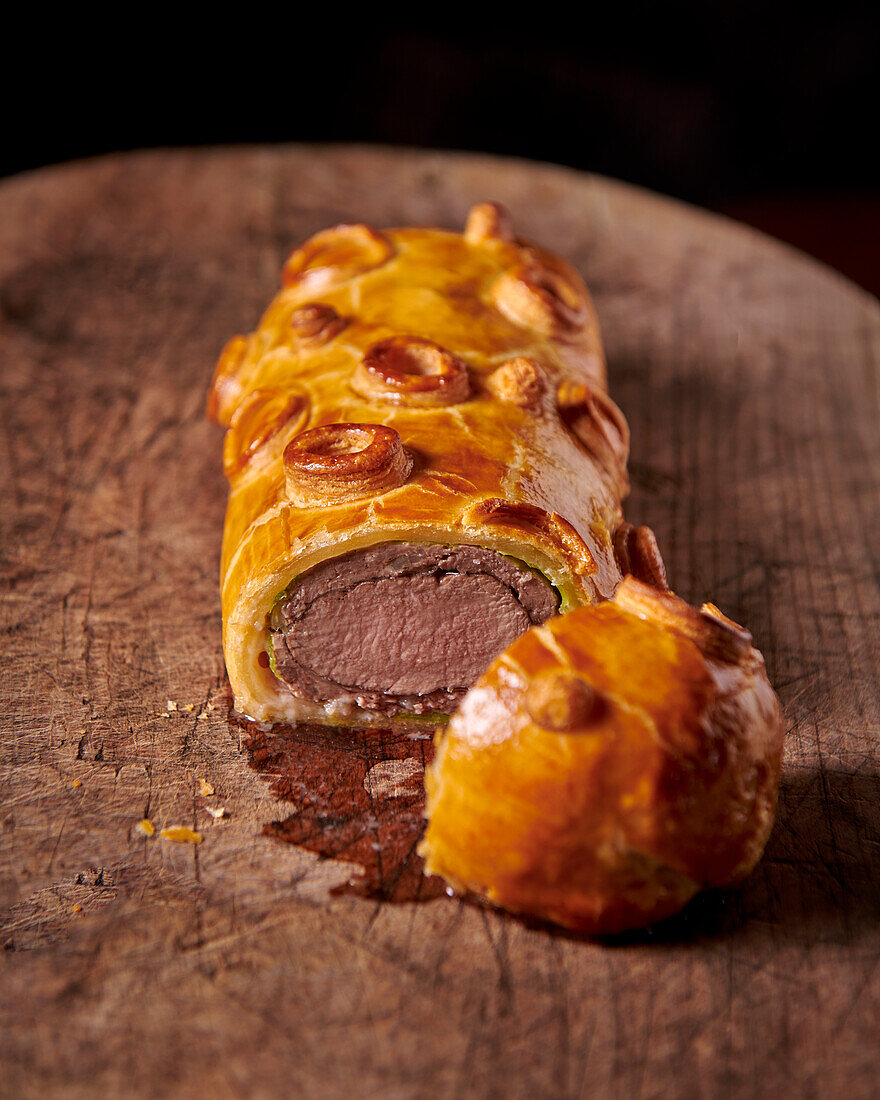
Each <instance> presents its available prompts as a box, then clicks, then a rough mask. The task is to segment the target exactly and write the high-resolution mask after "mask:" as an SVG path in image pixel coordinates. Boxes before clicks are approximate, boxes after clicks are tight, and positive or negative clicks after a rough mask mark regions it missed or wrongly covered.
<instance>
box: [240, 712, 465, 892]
mask: <svg viewBox="0 0 880 1100" xmlns="http://www.w3.org/2000/svg"><path fill="white" fill-rule="evenodd" d="M249 734H250V736H249V740H248V741H247V742H246V744H245V749H246V751H247V753H248V759H249V761H250V764H251V766H252V767H253V768H255V769H256V770H257V771H258V772H260V773H261V774H263V775H265V776H266V777H267V778H270V779H271V789H272V793H273V794H274V795H275V796H276V798H280V799H282V800H283V801H285V802H290V803H291V804H292V805H294V806H296V812H295V813H292V814H291V815H290V817H287V818H285V819H284V820H283V821H273V822H270V823H269V824H268V825H265V826H264V827H263V833H264V835H266V836H270V837H274V838H275V839H276V840H281V841H285V842H286V843H288V844H295V845H297V846H298V847H300V848H305V849H306V850H307V851H310V852H315V853H317V854H318V855H319V856H322V857H324V858H326V859H337V860H344V861H346V862H351V863H357V864H359V865H360V866H361V867H362V868H363V873H362V874H359V875H357V876H355V877H353V878H352V879H350V880H349V881H348V882H347V883H343V884H342V885H340V886H337V887H335V888H334V890H333V891H332V892H333V893H334V894H339V893H352V894H356V895H358V896H360V897H371V898H379V899H381V900H383V901H392V902H404V901H427V900H429V899H431V898H436V897H440V896H441V895H442V894H444V893H445V892H446V886H445V883H444V882H443V880H442V879H440V878H438V877H437V876H435V875H425V874H423V867H424V861H423V860H422V858H421V856H419V855H418V854H417V853H416V846H417V845H418V842H419V840H420V839H421V837H422V833H423V832H424V830H425V819H424V817H423V816H422V814H423V811H424V807H425V786H424V771H425V767H426V766H427V765H428V764H429V763H430V762H431V759H432V757H433V754H434V748H433V744H432V742H431V740H430V739H428V738H424V739H422V738H413V737H407V736H405V735H402V734H398V733H393V732H392V731H391V730H356V729H327V728H324V727H322V726H313V725H298V726H295V727H294V726H276V727H274V728H273V729H272V730H271V731H269V732H263V731H258V732H254V731H253V728H252V727H251V729H250V730H249Z"/></svg>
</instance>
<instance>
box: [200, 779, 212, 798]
mask: <svg viewBox="0 0 880 1100" xmlns="http://www.w3.org/2000/svg"><path fill="white" fill-rule="evenodd" d="M199 790H200V791H201V793H202V794H203V795H204V796H205V797H206V798H207V797H208V795H209V794H213V793H214V788H213V787H212V786H211V784H210V783H209V782H208V780H207V779H200V780H199Z"/></svg>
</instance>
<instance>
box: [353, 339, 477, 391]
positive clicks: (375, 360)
mask: <svg viewBox="0 0 880 1100" xmlns="http://www.w3.org/2000/svg"><path fill="white" fill-rule="evenodd" d="M351 384H352V386H353V388H354V389H355V390H357V392H358V393H359V394H361V395H362V396H363V397H368V398H371V399H375V400H377V401H384V402H386V403H388V404H390V405H413V406H421V407H423V408H437V407H438V406H441V405H457V404H458V403H459V402H461V401H466V400H467V399H468V397H469V396H470V391H471V385H470V379H469V378H468V369H467V365H466V364H465V363H464V362H463V361H462V360H461V359H459V358H458V356H457V355H453V354H452V352H450V351H447V350H446V349H445V348H441V347H440V346H439V345H438V344H435V343H433V342H432V341H431V340H423V339H421V338H420V337H417V336H391V337H389V338H388V339H387V340H380V341H379V343H377V344H373V345H372V347H370V348H368V349H367V351H366V353H365V354H364V357H363V359H362V360H361V362H360V363H359V364H358V365H357V368H356V369H355V372H354V376H353V378H352V381H351Z"/></svg>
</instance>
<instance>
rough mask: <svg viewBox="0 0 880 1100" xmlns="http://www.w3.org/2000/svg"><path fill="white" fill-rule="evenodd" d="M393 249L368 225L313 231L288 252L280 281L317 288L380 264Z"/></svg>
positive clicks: (389, 243) (351, 277) (384, 238)
mask: <svg viewBox="0 0 880 1100" xmlns="http://www.w3.org/2000/svg"><path fill="white" fill-rule="evenodd" d="M393 252H394V249H393V247H392V245H391V242H390V241H389V240H388V238H387V237H386V236H384V234H382V233H379V232H378V231H377V230H375V229H371V228H370V226H368V225H363V224H360V223H355V224H351V225H337V226H335V227H334V228H333V229H325V230H323V231H322V232H320V233H316V234H315V235H314V237H310V238H309V239H308V240H307V241H306V242H305V244H302V245H300V247H299V248H297V249H296V250H295V251H294V252H292V253H291V254H290V257H289V259H288V261H287V263H286V264H285V265H284V269H283V270H282V272H281V284H282V286H286V287H290V286H303V287H309V288H310V289H312V290H321V289H324V288H326V287H329V286H334V285H335V284H337V283H342V282H345V280H346V279H353V278H354V277H355V276H356V275H363V274H364V272H366V271H371V270H372V269H373V268H375V267H380V266H381V265H382V264H384V263H385V261H386V260H388V259H389V258H390V257H391V255H392V253H393Z"/></svg>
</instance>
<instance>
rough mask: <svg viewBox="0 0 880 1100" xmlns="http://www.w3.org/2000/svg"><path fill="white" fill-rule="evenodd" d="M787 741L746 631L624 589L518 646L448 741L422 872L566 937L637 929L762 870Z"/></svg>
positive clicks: (430, 781) (468, 702) (710, 611)
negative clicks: (708, 889) (562, 929)
mask: <svg viewBox="0 0 880 1100" xmlns="http://www.w3.org/2000/svg"><path fill="white" fill-rule="evenodd" d="M782 741H783V729H782V716H781V711H780V708H779V703H778V701H777V699H776V696H775V695H774V693H773V691H772V689H771V687H770V685H769V683H768V682H767V677H766V674H765V671H764V662H763V659H762V657H761V655H760V653H758V651H757V650H756V649H753V648H752V646H751V637H750V635H749V634H748V633H747V632H746V631H745V630H743V629H742V628H741V627H739V626H737V625H736V624H735V623H733V622H731V621H730V620H729V619H727V618H725V617H724V615H722V614H721V612H719V611H718V609H717V608H715V607H714V606H712V605H711V604H706V605H704V606H703V608H702V610H700V611H697V610H696V609H695V608H693V607H690V606H689V605H688V604H686V603H685V602H684V601H683V600H680V599H678V597H676V596H674V595H673V594H672V593H670V592H660V591H658V590H657V589H655V588H652V587H650V586H648V585H646V584H643V583H640V582H639V581H636V580H635V579H633V578H632V577H627V578H626V579H625V580H624V581H623V583H622V584H621V586H620V587H619V588H618V590H617V594H616V596H615V598H614V599H613V600H612V601H609V602H606V603H602V604H599V605H597V606H592V607H583V608H580V609H578V610H576V611H572V612H571V613H570V614H568V615H563V616H561V617H558V618H554V619H552V620H550V621H549V622H548V623H546V624H545V625H543V626H538V627H534V628H533V629H531V630H530V631H529V632H528V633H527V634H524V635H522V637H520V638H518V639H517V640H516V641H515V642H514V643H513V644H512V645H511V646H510V648H509V649H508V650H507V651H506V652H505V653H503V654H502V655H501V656H500V657H499V658H498V659H497V660H496V661H495V662H494V663H493V664H492V665H491V666H490V667H489V669H488V670H487V671H486V673H485V675H484V676H482V677H481V679H480V680H479V681H478V683H477V684H476V685H475V686H474V687H473V688H472V689H471V691H470V692H469V693H468V695H467V696H466V697H465V700H464V702H463V703H462V705H461V708H460V709H459V711H458V712H457V714H455V716H454V717H453V718H452V720H451V722H450V723H449V727H448V729H447V731H446V733H445V735H444V736H442V737H441V736H440V735H439V734H438V748H437V755H436V757H435V760H434V763H433V765H432V766H431V767H430V769H429V770H428V773H427V776H426V785H427V791H428V805H427V816H428V818H429V824H428V828H427V832H426V834H425V838H424V841H423V843H422V846H421V853H422V855H424V856H425V859H426V870H427V871H428V872H433V873H435V874H439V875H442V876H443V877H444V878H446V879H447V881H449V882H450V883H452V884H453V885H454V886H455V887H457V888H458V889H459V890H462V891H469V892H472V893H475V894H478V895H481V896H482V897H485V898H487V899H489V900H490V901H492V902H494V903H495V904H497V905H500V906H503V907H505V908H507V909H510V910H513V911H515V912H519V913H527V914H531V915H533V916H537V917H541V918H544V919H547V920H551V921H555V922H557V923H558V924H561V925H564V926H566V927H568V928H572V929H577V930H580V931H585V932H589V933H593V934H604V933H613V932H620V931H623V930H625V929H630V928H636V927H640V926H642V925H645V924H648V923H651V922H653V921H656V920H658V919H660V918H661V917H665V916H668V915H670V914H671V913H674V912H676V911H677V910H678V909H680V908H681V907H682V906H683V905H684V904H685V903H686V902H687V901H688V900H689V899H690V898H691V897H692V896H693V895H694V894H695V893H696V892H697V891H698V890H699V889H701V888H702V887H705V886H723V885H728V884H732V883H735V882H737V881H739V880H740V879H742V878H743V877H744V876H745V875H747V874H748V872H749V871H750V870H751V869H752V867H753V866H754V865H755V863H756V862H757V860H758V859H759V858H760V855H761V852H762V851H763V848H764V845H765V843H766V841H767V837H768V835H769V832H770V828H771V825H772V823H773V815H774V808H775V804H776V792H777V784H778V779H779V769H780V760H781V754H782Z"/></svg>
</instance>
